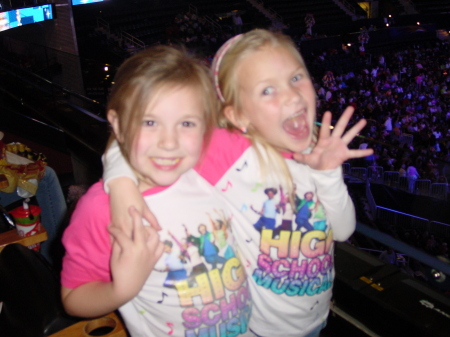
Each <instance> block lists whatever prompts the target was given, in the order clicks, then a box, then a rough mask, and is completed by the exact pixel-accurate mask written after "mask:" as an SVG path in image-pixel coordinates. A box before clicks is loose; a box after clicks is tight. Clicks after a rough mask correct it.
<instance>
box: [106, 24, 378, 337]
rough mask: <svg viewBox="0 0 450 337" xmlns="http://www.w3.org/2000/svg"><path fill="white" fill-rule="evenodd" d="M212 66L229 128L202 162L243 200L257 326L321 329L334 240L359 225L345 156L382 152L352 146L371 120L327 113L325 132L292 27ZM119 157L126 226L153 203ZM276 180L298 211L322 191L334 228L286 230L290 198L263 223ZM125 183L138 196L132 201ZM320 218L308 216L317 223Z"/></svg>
mask: <svg viewBox="0 0 450 337" xmlns="http://www.w3.org/2000/svg"><path fill="white" fill-rule="evenodd" d="M212 73H213V78H214V84H215V86H216V91H217V96H218V97H219V101H220V102H219V105H220V114H219V122H220V126H221V128H218V129H216V130H215V131H214V133H213V135H212V139H211V142H210V144H209V147H208V148H207V150H206V152H205V155H204V157H203V158H202V159H201V161H200V162H199V165H197V167H196V170H197V172H199V173H200V174H201V175H202V176H203V177H204V178H205V179H206V180H207V181H208V182H209V183H210V184H212V185H213V186H214V187H215V188H216V189H217V190H218V191H219V192H220V193H221V195H222V196H223V197H224V198H225V199H226V200H227V201H228V202H229V203H230V204H231V205H232V206H233V207H234V209H233V219H234V220H236V221H235V222H234V224H232V225H231V229H232V231H233V233H234V235H235V237H236V242H237V246H238V253H239V255H240V257H241V259H242V261H243V263H244V266H245V268H246V272H247V275H248V277H249V285H250V290H251V295H252V300H253V304H254V305H253V311H252V316H251V318H250V323H249V324H250V329H251V330H252V331H253V332H254V333H255V334H256V335H258V336H266V337H269V336H270V337H272V336H287V337H291V336H292V337H294V336H295V337H297V336H318V335H319V333H320V330H321V329H322V328H323V327H324V325H325V323H326V319H327V316H328V312H329V305H330V299H331V295H332V285H333V279H334V263H333V248H334V241H335V240H336V241H344V240H346V239H348V238H349V236H350V235H351V234H352V233H353V231H354V228H355V212H354V206H353V203H352V201H351V199H350V196H349V195H348V191H347V188H346V185H345V183H344V181H343V175H342V169H341V165H342V163H343V162H344V161H345V160H347V159H349V158H358V157H364V156H367V155H370V154H371V153H372V150H370V149H368V150H350V149H348V144H349V143H350V141H351V140H352V139H353V138H354V137H355V136H356V135H357V133H358V132H360V131H361V129H362V128H363V127H364V125H365V121H363V120H362V121H360V122H358V123H357V124H355V125H354V126H353V127H352V128H351V129H349V130H348V131H347V132H346V131H345V129H346V126H347V124H348V122H349V120H350V118H351V116H352V113H353V109H352V108H347V109H346V111H345V112H344V113H343V114H342V116H341V118H340V119H339V121H338V123H337V124H336V125H335V127H334V129H333V132H331V131H330V123H331V113H330V112H326V113H325V114H324V117H323V120H322V127H321V129H320V131H319V132H315V118H316V93H315V91H314V87H313V84H312V81H311V78H310V76H309V74H308V71H307V69H306V66H305V64H304V61H303V59H302V57H301V55H300V54H299V52H298V51H297V49H296V47H295V45H294V44H293V42H292V41H291V39H290V38H288V37H287V36H285V35H281V34H277V33H272V32H269V31H267V30H261V29H257V30H253V31H250V32H248V33H245V34H243V35H239V36H237V37H234V38H232V39H231V40H230V41H228V42H227V43H225V44H224V46H223V47H222V48H221V49H220V50H219V51H218V53H217V54H216V57H215V59H214V62H213V66H212ZM119 157H120V156H119V155H118V152H117V150H114V149H111V150H110V151H108V153H107V155H106V166H105V174H104V177H105V184H106V187H108V186H109V187H111V188H112V191H111V199H112V205H114V207H113V209H114V216H115V217H116V218H114V221H115V222H116V225H117V226H120V227H125V228H126V227H127V222H129V220H128V219H126V213H125V212H124V209H126V208H125V207H124V206H126V207H127V206H128V205H137V207H139V208H141V209H143V208H144V206H142V205H143V203H142V201H141V200H139V196H137V194H136V192H135V190H136V188H135V187H133V188H132V187H130V186H132V185H133V183H132V180H131V179H129V178H132V179H134V178H133V175H132V172H130V170H129V169H128V168H127V167H126V165H124V164H125V161H124V160H123V159H120V158H119ZM119 177H120V178H119ZM268 188H280V189H281V188H282V189H283V191H285V192H284V193H283V195H288V196H289V197H288V198H289V199H290V200H289V201H290V203H291V209H292V210H297V206H298V205H299V199H300V198H299V197H298V196H304V195H305V194H306V193H310V194H311V195H313V196H314V202H316V201H317V199H319V200H320V203H321V205H322V206H323V208H324V210H325V214H326V219H324V220H325V221H326V226H322V228H324V230H316V229H314V228H313V230H309V231H306V230H305V228H299V229H298V230H297V228H294V227H296V226H295V224H294V223H292V226H291V228H290V229H289V228H288V226H287V227H286V226H285V227H283V229H281V224H282V222H283V220H285V222H286V219H284V218H283V214H282V213H283V212H282V211H281V210H282V207H280V212H279V213H278V214H276V219H275V229H274V228H272V223H271V225H270V226H264V225H263V226H262V227H261V229H260V230H259V229H258V228H255V227H254V226H253V225H254V224H255V223H257V222H258V219H259V217H260V214H257V213H255V212H253V211H252V209H251V206H252V205H262V204H263V203H264V201H265V200H266V199H267V197H266V195H265V194H264V191H265V190H267V189H268ZM124 190H127V194H126V197H127V198H131V199H128V200H125V199H126V198H125V193H124ZM281 195H282V194H281V193H278V194H277V195H276V196H274V198H277V199H276V200H275V202H274V204H280V201H282V200H281V199H280V196H281ZM281 204H282V202H281ZM120 205H122V206H120ZM119 207H120V208H121V209H122V211H121V210H120V209H119ZM275 213H276V212H275ZM294 219H295V214H293V219H292V220H294ZM313 220H314V219H313V218H312V217H310V219H309V220H308V221H309V223H310V224H311V225H312V224H313ZM279 227H280V228H279ZM280 229H281V230H280Z"/></svg>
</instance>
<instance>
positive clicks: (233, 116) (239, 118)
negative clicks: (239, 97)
mask: <svg viewBox="0 0 450 337" xmlns="http://www.w3.org/2000/svg"><path fill="white" fill-rule="evenodd" d="M223 114H224V115H225V117H226V118H227V119H228V120H229V121H230V122H231V124H233V125H234V126H235V127H236V128H238V129H239V130H247V128H248V126H249V124H250V121H249V120H248V119H247V118H246V117H245V116H244V115H243V114H239V113H238V112H237V110H236V109H235V107H233V106H232V105H227V106H226V107H225V108H224V110H223Z"/></svg>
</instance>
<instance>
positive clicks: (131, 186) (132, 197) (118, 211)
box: [109, 178, 161, 237]
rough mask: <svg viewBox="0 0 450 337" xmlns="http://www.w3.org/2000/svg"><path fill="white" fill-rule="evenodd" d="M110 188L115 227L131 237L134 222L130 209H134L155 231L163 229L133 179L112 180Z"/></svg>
mask: <svg viewBox="0 0 450 337" xmlns="http://www.w3.org/2000/svg"><path fill="white" fill-rule="evenodd" d="M109 188H110V190H111V191H110V194H109V195H110V207H111V223H112V226H113V227H117V228H119V229H121V230H123V232H124V233H125V234H126V235H128V236H129V237H131V232H132V230H133V220H132V217H130V212H129V209H130V207H134V208H135V209H136V210H137V211H138V212H139V213H140V214H142V217H143V218H144V219H145V220H147V221H148V222H149V223H150V225H151V226H152V227H153V228H154V229H156V230H160V229H161V227H160V226H159V224H158V221H157V220H156V218H155V216H154V215H153V213H152V212H151V211H150V209H149V208H148V206H147V204H146V203H145V201H144V198H143V197H142V194H141V193H140V192H139V190H138V188H137V186H136V184H135V183H134V182H133V181H132V180H131V179H128V178H116V179H114V180H111V181H110V182H109Z"/></svg>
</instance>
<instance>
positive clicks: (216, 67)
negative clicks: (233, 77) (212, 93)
mask: <svg viewBox="0 0 450 337" xmlns="http://www.w3.org/2000/svg"><path fill="white" fill-rule="evenodd" d="M241 37H242V34H239V35H236V36H234V37H232V38H231V39H229V40H228V41H227V42H225V43H224V44H223V45H222V47H220V48H219V50H218V51H217V53H216V55H215V56H214V60H213V63H212V66H211V70H212V72H213V77H214V86H215V88H216V93H217V96H218V97H219V99H220V101H221V102H222V103H225V98H224V97H223V95H222V92H221V91H220V86H219V68H220V63H221V62H222V59H223V57H224V55H225V53H226V52H227V51H228V49H230V47H231V46H232V45H233V44H234V43H235V42H236V41H237V40H239V39H240V38H241Z"/></svg>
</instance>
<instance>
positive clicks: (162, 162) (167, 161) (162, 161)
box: [153, 158, 180, 166]
mask: <svg viewBox="0 0 450 337" xmlns="http://www.w3.org/2000/svg"><path fill="white" fill-rule="evenodd" d="M153 161H154V162H155V163H157V164H158V165H163V166H169V165H175V164H176V163H178V162H179V161H180V158H176V159H167V158H153Z"/></svg>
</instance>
